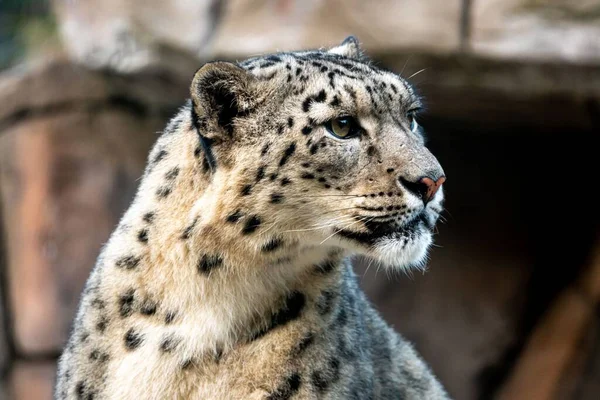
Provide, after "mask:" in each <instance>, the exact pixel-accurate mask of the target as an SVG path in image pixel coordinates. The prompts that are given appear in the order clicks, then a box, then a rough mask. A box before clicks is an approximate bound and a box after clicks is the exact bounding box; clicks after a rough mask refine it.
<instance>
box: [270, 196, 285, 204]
mask: <svg viewBox="0 0 600 400" xmlns="http://www.w3.org/2000/svg"><path fill="white" fill-rule="evenodd" d="M283 198H284V197H283V195H282V194H281V193H272V194H271V200H270V202H271V203H272V204H279V203H281V202H283Z"/></svg>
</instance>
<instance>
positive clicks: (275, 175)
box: [269, 172, 279, 181]
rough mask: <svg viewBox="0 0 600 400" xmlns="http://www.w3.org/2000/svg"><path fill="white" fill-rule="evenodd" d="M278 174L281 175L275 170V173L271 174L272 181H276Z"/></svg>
mask: <svg viewBox="0 0 600 400" xmlns="http://www.w3.org/2000/svg"><path fill="white" fill-rule="evenodd" d="M278 176H279V175H278V174H277V173H275V172H274V173H272V174H271V175H270V176H269V179H270V180H271V181H274V180H275V179H277V177H278Z"/></svg>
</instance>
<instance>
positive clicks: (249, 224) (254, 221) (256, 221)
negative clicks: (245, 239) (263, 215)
mask: <svg viewBox="0 0 600 400" xmlns="http://www.w3.org/2000/svg"><path fill="white" fill-rule="evenodd" d="M260 224H261V221H260V218H259V217H258V216H257V215H252V216H251V217H250V218H248V220H247V221H246V224H245V225H244V229H242V233H243V234H244V235H249V234H251V233H253V232H254V231H256V230H257V229H258V227H259V226H260Z"/></svg>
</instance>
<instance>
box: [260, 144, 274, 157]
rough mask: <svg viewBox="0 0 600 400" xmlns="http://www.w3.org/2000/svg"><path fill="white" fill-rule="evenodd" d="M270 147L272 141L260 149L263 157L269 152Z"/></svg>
mask: <svg viewBox="0 0 600 400" xmlns="http://www.w3.org/2000/svg"><path fill="white" fill-rule="evenodd" d="M269 147H271V143H267V144H265V145H264V147H263V148H262V150H261V151H260V156H261V157H263V156H265V155H266V154H267V152H268V151H269Z"/></svg>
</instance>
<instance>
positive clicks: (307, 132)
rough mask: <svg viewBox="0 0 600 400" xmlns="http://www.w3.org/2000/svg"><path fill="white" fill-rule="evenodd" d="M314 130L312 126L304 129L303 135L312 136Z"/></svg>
mask: <svg viewBox="0 0 600 400" xmlns="http://www.w3.org/2000/svg"><path fill="white" fill-rule="evenodd" d="M312 130H313V128H312V127H310V126H305V127H304V128H302V134H303V135H310V133H311V132H312Z"/></svg>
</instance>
